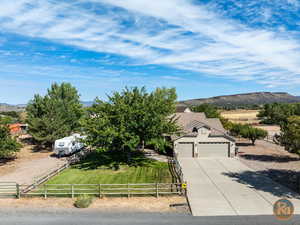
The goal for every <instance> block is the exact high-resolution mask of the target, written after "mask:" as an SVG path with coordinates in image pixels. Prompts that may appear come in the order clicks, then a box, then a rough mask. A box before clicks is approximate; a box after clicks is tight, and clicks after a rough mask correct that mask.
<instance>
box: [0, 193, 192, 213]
mask: <svg viewBox="0 0 300 225" xmlns="http://www.w3.org/2000/svg"><path fill="white" fill-rule="evenodd" d="M74 201H75V199H71V198H48V199H42V198H22V199H0V208H27V207H28V206H30V208H36V209H37V208H39V209H41V208H44V209H51V208H55V209H62V208H75V207H74ZM185 203H186V199H185V198H184V197H181V196H171V197H160V198H154V197H132V198H103V199H98V198H95V200H94V202H93V203H92V205H91V206H90V207H89V209H97V210H101V211H124V212H126V211H135V212H178V211H181V212H188V207H187V206H185V207H184V206H180V207H170V205H171V204H185Z"/></svg>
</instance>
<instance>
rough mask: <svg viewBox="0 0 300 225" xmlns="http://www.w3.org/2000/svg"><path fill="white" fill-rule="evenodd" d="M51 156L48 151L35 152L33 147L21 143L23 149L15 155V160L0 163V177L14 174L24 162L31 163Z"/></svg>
mask: <svg viewBox="0 0 300 225" xmlns="http://www.w3.org/2000/svg"><path fill="white" fill-rule="evenodd" d="M51 154H52V152H49V151H36V146H35V145H30V144H24V143H23V147H22V149H21V150H20V152H18V153H17V155H16V159H14V160H9V161H5V162H2V163H1V162H0V176H3V175H6V174H9V173H12V172H14V171H15V170H16V169H18V168H19V165H20V164H22V163H24V162H28V161H32V160H35V159H41V158H47V157H49V156H50V155H51Z"/></svg>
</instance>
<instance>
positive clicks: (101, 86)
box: [0, 0, 300, 104]
mask: <svg viewBox="0 0 300 225" xmlns="http://www.w3.org/2000/svg"><path fill="white" fill-rule="evenodd" d="M63 81H66V82H71V83H72V84H73V85H75V86H76V87H77V88H78V90H79V92H80V94H81V96H82V99H83V100H93V99H94V98H95V97H96V96H99V97H100V98H105V96H106V94H110V93H112V92H113V91H119V90H121V89H122V88H124V87H125V86H129V87H130V86H146V87H147V89H148V90H152V89H154V88H155V87H161V86H166V87H176V88H177V92H178V97H179V99H181V100H183V99H189V98H200V97H209V96H216V95H223V94H235V93H244V92H253V91H286V92H289V93H291V94H294V95H300V88H299V85H300V1H298V0H273V1H270V0H239V1H238V0H202V1H201V0H163V1H158V0H157V1H153V0H152V1H150V0H18V1H11V0H1V8H0V102H7V103H11V104H17V103H26V102H27V101H28V100H29V99H31V98H32V96H33V95H34V94H35V93H40V94H44V93H45V91H46V89H47V88H48V87H49V86H50V84H51V83H53V82H63Z"/></svg>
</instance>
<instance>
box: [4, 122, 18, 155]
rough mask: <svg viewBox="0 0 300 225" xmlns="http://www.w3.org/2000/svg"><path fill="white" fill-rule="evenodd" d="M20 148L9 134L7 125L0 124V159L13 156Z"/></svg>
mask: <svg viewBox="0 0 300 225" xmlns="http://www.w3.org/2000/svg"><path fill="white" fill-rule="evenodd" d="M20 148H21V144H19V143H18V142H17V141H16V140H15V139H14V138H13V137H12V136H11V135H10V133H9V129H8V127H7V126H5V125H0V159H8V158H12V157H14V156H15V154H16V153H17V152H18V151H20Z"/></svg>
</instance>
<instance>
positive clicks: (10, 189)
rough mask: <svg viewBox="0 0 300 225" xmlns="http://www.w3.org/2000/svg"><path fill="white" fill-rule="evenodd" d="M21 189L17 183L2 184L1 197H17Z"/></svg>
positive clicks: (0, 184) (0, 188)
mask: <svg viewBox="0 0 300 225" xmlns="http://www.w3.org/2000/svg"><path fill="white" fill-rule="evenodd" d="M19 188H20V186H19V185H18V184H17V183H15V182H0V197H2V198H3V197H4V198H5V197H14V196H16V197H17V193H18V192H20V189H19ZM18 190H19V191H18Z"/></svg>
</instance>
